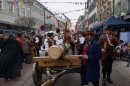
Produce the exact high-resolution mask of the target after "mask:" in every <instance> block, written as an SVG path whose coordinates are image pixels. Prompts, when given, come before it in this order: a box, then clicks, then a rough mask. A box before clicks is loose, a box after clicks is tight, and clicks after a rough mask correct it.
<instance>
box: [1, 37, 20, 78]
mask: <svg viewBox="0 0 130 86" xmlns="http://www.w3.org/2000/svg"><path fill="white" fill-rule="evenodd" d="M17 44H18V43H17V41H16V40H15V38H14V37H13V36H12V35H11V36H10V37H9V38H8V39H7V41H6V42H5V46H4V49H3V54H2V56H1V59H0V78H5V80H8V79H12V78H16V77H20V76H21V73H20V65H19V58H18V51H19V50H18V46H17Z"/></svg>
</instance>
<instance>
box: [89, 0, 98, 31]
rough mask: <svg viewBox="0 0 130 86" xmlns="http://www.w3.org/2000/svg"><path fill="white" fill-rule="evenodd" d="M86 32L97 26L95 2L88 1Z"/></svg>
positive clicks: (94, 0) (92, 0)
mask: <svg viewBox="0 0 130 86" xmlns="http://www.w3.org/2000/svg"><path fill="white" fill-rule="evenodd" d="M88 19H89V20H88V26H89V28H88V30H90V29H91V28H93V27H94V25H96V24H97V7H96V0H88Z"/></svg>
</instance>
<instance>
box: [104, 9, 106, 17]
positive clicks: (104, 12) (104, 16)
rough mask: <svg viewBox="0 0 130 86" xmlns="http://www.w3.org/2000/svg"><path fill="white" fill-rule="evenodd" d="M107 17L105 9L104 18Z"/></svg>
mask: <svg viewBox="0 0 130 86" xmlns="http://www.w3.org/2000/svg"><path fill="white" fill-rule="evenodd" d="M106 17H107V12H106V10H105V11H104V18H106Z"/></svg>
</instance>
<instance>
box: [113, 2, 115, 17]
mask: <svg viewBox="0 0 130 86" xmlns="http://www.w3.org/2000/svg"><path fill="white" fill-rule="evenodd" d="M113 16H115V0H113Z"/></svg>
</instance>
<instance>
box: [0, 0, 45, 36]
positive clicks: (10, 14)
mask: <svg viewBox="0 0 130 86" xmlns="http://www.w3.org/2000/svg"><path fill="white" fill-rule="evenodd" d="M34 2H37V0H30V1H29V0H15V1H1V2H0V31H1V32H2V33H8V34H7V35H10V34H17V32H19V31H23V32H25V31H26V29H25V28H26V27H24V28H22V27H21V26H20V25H17V24H16V22H15V20H16V19H18V18H20V17H32V18H34V19H35V21H36V25H35V26H34V27H32V28H34V29H35V32H36V33H39V32H40V26H41V25H42V24H43V23H44V11H43V10H44V6H43V5H42V4H40V3H39V2H37V3H34ZM34 29H33V30H34Z"/></svg>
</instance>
